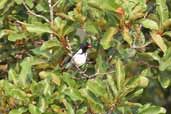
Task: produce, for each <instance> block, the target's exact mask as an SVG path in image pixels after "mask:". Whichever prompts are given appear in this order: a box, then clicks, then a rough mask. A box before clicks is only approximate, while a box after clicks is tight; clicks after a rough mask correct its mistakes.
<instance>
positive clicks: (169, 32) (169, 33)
mask: <svg viewBox="0 0 171 114" xmlns="http://www.w3.org/2000/svg"><path fill="white" fill-rule="evenodd" d="M163 35H166V36H169V37H171V31H166V32H164V33H163Z"/></svg>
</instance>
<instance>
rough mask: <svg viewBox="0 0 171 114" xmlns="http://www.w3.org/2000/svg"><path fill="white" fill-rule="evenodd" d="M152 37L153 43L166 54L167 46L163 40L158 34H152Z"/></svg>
mask: <svg viewBox="0 0 171 114" xmlns="http://www.w3.org/2000/svg"><path fill="white" fill-rule="evenodd" d="M151 37H152V39H153V41H154V42H155V43H156V44H157V45H158V46H159V47H160V49H161V50H162V51H163V52H166V50H167V46H166V44H165V42H164V40H163V38H162V37H161V36H160V35H159V34H157V33H151Z"/></svg>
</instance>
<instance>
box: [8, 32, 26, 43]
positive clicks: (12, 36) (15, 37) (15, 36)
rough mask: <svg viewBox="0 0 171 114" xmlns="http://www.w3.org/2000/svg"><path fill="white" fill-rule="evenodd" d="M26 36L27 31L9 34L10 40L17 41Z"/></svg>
mask: <svg viewBox="0 0 171 114" xmlns="http://www.w3.org/2000/svg"><path fill="white" fill-rule="evenodd" d="M24 38H26V35H25V33H11V34H9V36H8V40H9V41H16V40H21V39H24Z"/></svg>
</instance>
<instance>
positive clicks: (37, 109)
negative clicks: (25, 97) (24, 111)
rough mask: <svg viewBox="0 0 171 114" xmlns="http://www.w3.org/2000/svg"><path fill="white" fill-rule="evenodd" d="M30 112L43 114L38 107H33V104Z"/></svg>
mask: <svg viewBox="0 0 171 114" xmlns="http://www.w3.org/2000/svg"><path fill="white" fill-rule="evenodd" d="M29 112H30V113H31V114H41V112H40V110H39V108H38V107H36V106H35V105H33V104H29Z"/></svg>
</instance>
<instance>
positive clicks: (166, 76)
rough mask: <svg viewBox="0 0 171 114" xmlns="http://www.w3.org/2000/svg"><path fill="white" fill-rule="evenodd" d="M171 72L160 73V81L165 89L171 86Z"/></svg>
mask: <svg viewBox="0 0 171 114" xmlns="http://www.w3.org/2000/svg"><path fill="white" fill-rule="evenodd" d="M170 73H171V72H169V71H163V72H160V73H159V76H158V80H159V82H160V84H161V86H162V87H163V88H167V87H168V86H169V85H170V84H171V76H170Z"/></svg>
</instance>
